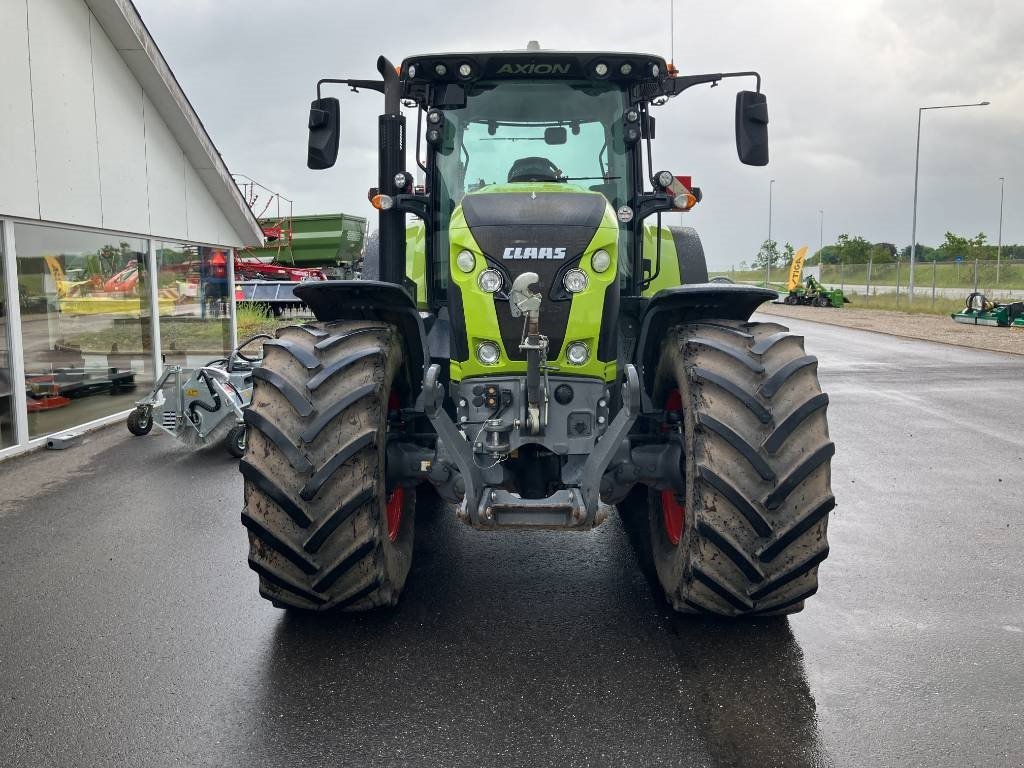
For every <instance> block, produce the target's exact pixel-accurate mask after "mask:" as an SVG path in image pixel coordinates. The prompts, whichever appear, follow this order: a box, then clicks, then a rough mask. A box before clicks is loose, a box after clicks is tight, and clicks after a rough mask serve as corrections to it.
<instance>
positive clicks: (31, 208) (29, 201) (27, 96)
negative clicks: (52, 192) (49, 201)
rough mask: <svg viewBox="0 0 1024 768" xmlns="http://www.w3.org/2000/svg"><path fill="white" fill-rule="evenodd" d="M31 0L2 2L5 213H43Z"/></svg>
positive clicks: (0, 204) (1, 206)
mask: <svg viewBox="0 0 1024 768" xmlns="http://www.w3.org/2000/svg"><path fill="white" fill-rule="evenodd" d="M26 1H27V0H0V72H2V73H3V81H2V82H0V215H3V214H7V215H8V216H25V217H28V218H36V217H38V216H39V189H38V187H37V186H36V151H35V137H34V135H33V127H32V90H31V83H30V78H29V64H28V9H27V6H26Z"/></svg>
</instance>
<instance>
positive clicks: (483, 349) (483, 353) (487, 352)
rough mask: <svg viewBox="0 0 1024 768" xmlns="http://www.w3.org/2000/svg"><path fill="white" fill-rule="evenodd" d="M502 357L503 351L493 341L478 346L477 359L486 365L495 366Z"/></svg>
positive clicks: (483, 342)
mask: <svg viewBox="0 0 1024 768" xmlns="http://www.w3.org/2000/svg"><path fill="white" fill-rule="evenodd" d="M500 357H501V351H500V350H499V349H498V345H497V344H495V343H494V342H493V341H482V342H480V343H479V344H477V345H476V359H477V360H479V361H480V362H481V363H483V364H484V365H494V364H495V363H497V362H498V358H500Z"/></svg>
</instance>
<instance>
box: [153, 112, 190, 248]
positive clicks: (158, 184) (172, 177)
mask: <svg viewBox="0 0 1024 768" xmlns="http://www.w3.org/2000/svg"><path fill="white" fill-rule="evenodd" d="M142 105H143V110H144V112H145V116H146V163H147V166H148V168H149V221H150V231H151V232H152V233H153V234H154V235H159V236H161V237H167V238H175V239H179V240H183V239H185V238H186V237H187V235H188V225H187V212H186V210H185V166H186V165H187V163H186V162H185V156H184V154H183V153H182V151H181V147H179V146H178V142H177V141H175V140H174V137H173V136H172V135H171V132H170V131H169V130H168V129H167V126H166V125H165V124H164V121H163V120H162V119H161V118H160V115H159V114H157V111H156V107H154V106H153V103H152V102H151V101H150V100H149V97H143V99H142Z"/></svg>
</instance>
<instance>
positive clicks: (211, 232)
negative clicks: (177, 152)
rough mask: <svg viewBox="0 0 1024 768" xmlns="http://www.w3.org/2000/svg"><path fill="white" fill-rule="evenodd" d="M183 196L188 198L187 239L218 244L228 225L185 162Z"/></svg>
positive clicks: (204, 186)
mask: <svg viewBox="0 0 1024 768" xmlns="http://www.w3.org/2000/svg"><path fill="white" fill-rule="evenodd" d="M185 194H186V196H187V198H188V237H189V239H190V240H198V241H200V242H203V243H220V242H221V240H220V235H221V232H225V233H226V232H227V229H228V223H227V221H226V220H225V219H224V216H223V214H221V212H220V208H218V207H217V203H215V202H214V200H213V196H212V195H211V194H210V192H209V190H208V189H207V188H206V184H204V183H203V180H202V179H201V178H199V174H198V173H196V171H195V168H193V167H192V166H191V165H189V164H188V163H187V162H186V165H185Z"/></svg>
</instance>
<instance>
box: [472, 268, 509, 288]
mask: <svg viewBox="0 0 1024 768" xmlns="http://www.w3.org/2000/svg"><path fill="white" fill-rule="evenodd" d="M503 282H505V281H504V280H503V279H502V277H501V272H499V271H498V270H496V269H485V270H484V271H483V272H481V273H480V277H478V278H477V279H476V283H477V285H479V286H480V289H481V290H482V291H485V292H486V293H494V292H495V291H497V290H498V289H499V288H501V284H502V283H503Z"/></svg>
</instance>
